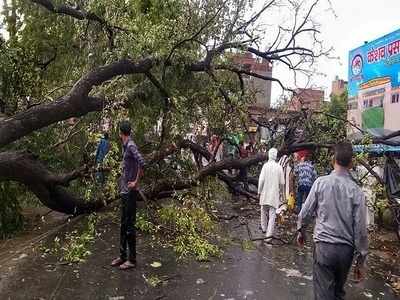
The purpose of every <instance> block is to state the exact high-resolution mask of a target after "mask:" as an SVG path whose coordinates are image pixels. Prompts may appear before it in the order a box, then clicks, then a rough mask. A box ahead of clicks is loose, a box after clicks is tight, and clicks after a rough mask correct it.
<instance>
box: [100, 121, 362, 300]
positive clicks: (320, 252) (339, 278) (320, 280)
mask: <svg viewBox="0 0 400 300" xmlns="http://www.w3.org/2000/svg"><path fill="white" fill-rule="evenodd" d="M119 130H120V138H121V142H122V146H123V160H122V176H121V179H120V182H119V188H120V194H121V230H120V256H119V257H117V258H116V259H114V260H113V261H112V263H111V265H112V266H119V268H120V269H122V270H126V269H130V268H133V267H135V266H136V232H135V225H134V224H135V218H136V201H137V199H138V197H139V190H138V186H139V180H140V178H141V176H142V174H143V167H144V160H143V157H142V155H141V154H140V153H139V151H138V148H137V146H136V145H135V143H134V142H133V140H132V138H131V125H130V123H129V122H128V121H124V122H121V123H120V126H119ZM204 147H205V148H206V149H207V150H208V151H209V153H210V157H211V159H210V158H204V157H203V158H202V159H200V160H198V159H197V160H196V162H197V163H200V162H201V167H204V166H206V165H207V164H209V163H211V162H213V161H220V160H222V159H224V158H227V157H228V158H238V159H245V158H247V157H249V156H250V155H253V154H255V153H256V152H257V151H256V150H255V149H256V147H255V145H254V143H248V144H247V145H245V143H244V142H243V141H238V140H237V139H236V138H235V137H233V138H232V137H231V138H229V137H228V138H224V139H221V138H220V137H218V136H216V135H213V136H211V138H210V140H209V142H208V143H207V142H205V143H204ZM108 150H109V142H108V136H107V135H105V136H104V137H103V138H102V139H101V141H100V143H99V145H98V148H97V152H96V163H97V164H98V165H101V164H102V162H103V160H104V157H105V155H106V154H107V152H108ZM260 151H263V152H264V151H266V147H265V145H264V147H261V148H260ZM278 155H279V153H278V150H277V149H275V148H270V149H269V150H268V152H267V156H268V160H267V162H266V163H264V164H263V166H262V169H261V172H260V174H259V176H258V187H257V190H256V193H258V196H259V204H260V208H261V209H260V211H261V216H260V224H261V226H260V228H261V230H262V232H263V233H264V234H265V235H266V239H267V240H268V239H273V238H274V235H275V221H276V217H277V214H279V213H280V211H282V210H283V211H284V210H285V209H286V207H289V209H290V208H292V210H293V211H294V212H295V214H296V215H297V231H298V236H297V243H298V244H299V246H303V245H304V242H305V240H306V234H305V233H306V230H305V228H306V226H307V225H308V224H309V223H310V220H311V219H312V218H315V227H314V235H313V239H314V266H313V278H314V279H313V280H314V294H315V299H324V300H330V299H332V300H334V299H335V300H336V299H343V297H344V284H345V282H346V279H347V276H348V273H349V270H350V267H351V265H352V262H353V258H354V257H355V261H356V267H355V275H356V278H357V279H358V280H361V279H362V277H363V270H364V267H365V264H366V256H367V250H368V235H367V223H366V217H367V208H366V203H365V197H364V194H363V192H362V191H361V189H360V188H359V187H358V186H357V184H356V183H355V182H354V181H353V180H352V177H351V175H350V173H349V170H350V168H351V167H352V156H353V149H352V145H351V144H350V143H346V142H344V143H340V144H338V145H336V147H335V149H334V157H333V171H332V173H330V174H329V175H325V176H320V177H318V176H317V172H316V169H315V166H314V164H313V163H312V161H311V153H310V152H308V151H299V152H297V153H295V154H294V155H292V156H291V157H290V156H287V155H283V156H281V157H278ZM278 158H279V160H278ZM227 172H230V173H231V175H239V179H240V180H241V181H242V182H244V188H245V189H249V187H248V183H247V176H248V170H247V169H246V168H242V169H240V170H238V171H236V170H227ZM233 172H236V173H235V174H232V173H233ZM97 179H98V181H99V182H100V183H103V182H104V176H103V175H102V174H101V173H99V174H97ZM294 195H295V207H293V206H294V203H292V204H290V202H294V201H291V199H292V200H293V198H294ZM291 206H292V207H291ZM282 207H283V208H284V209H282Z"/></svg>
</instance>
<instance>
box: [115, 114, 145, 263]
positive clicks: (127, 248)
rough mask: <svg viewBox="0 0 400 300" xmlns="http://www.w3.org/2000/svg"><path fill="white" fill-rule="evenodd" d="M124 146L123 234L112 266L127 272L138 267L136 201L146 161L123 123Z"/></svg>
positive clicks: (129, 126) (122, 180)
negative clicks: (118, 251) (117, 255)
mask: <svg viewBox="0 0 400 300" xmlns="http://www.w3.org/2000/svg"><path fill="white" fill-rule="evenodd" d="M119 130H120V138H121V140H122V144H123V161H122V175H121V178H120V193H121V232H120V257H118V258H116V259H114V260H113V261H112V263H111V265H112V266H120V267H119V268H120V269H121V270H127V269H130V268H134V267H135V266H136V230H135V222H136V201H137V199H138V196H139V192H138V186H139V178H140V177H141V175H142V173H143V167H144V160H143V158H142V156H141V154H140V153H139V151H138V149H137V147H136V145H135V143H134V142H133V140H132V139H131V137H130V135H131V125H130V123H129V122H128V121H122V122H121V124H120V125H119Z"/></svg>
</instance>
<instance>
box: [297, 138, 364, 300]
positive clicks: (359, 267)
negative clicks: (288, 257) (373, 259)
mask: <svg viewBox="0 0 400 300" xmlns="http://www.w3.org/2000/svg"><path fill="white" fill-rule="evenodd" d="M352 156H353V149H352V145H351V144H350V143H346V142H344V143H340V144H337V145H336V146H335V161H334V171H333V172H332V173H331V174H330V175H328V176H323V177H320V178H318V179H317V180H316V181H315V183H314V184H313V186H312V188H311V191H310V194H309V196H308V198H307V200H306V202H305V204H304V206H303V208H302V210H301V212H300V214H299V216H298V224H297V229H298V231H299V234H298V237H297V242H298V244H299V245H300V246H303V245H304V240H305V234H304V232H305V230H304V229H305V225H306V224H307V223H308V221H309V219H310V218H311V217H312V216H314V215H316V224H315V228H314V243H315V247H314V267H313V278H314V279H313V280H314V296H315V299H318V300H331V299H332V300H338V299H344V295H345V292H344V284H345V283H346V279H347V275H348V273H349V271H350V268H351V264H352V261H353V257H354V256H355V260H356V268H355V276H356V279H357V280H361V279H362V278H363V276H364V275H363V270H364V267H365V264H366V257H367V252H368V232H367V223H366V214H367V207H366V202H365V197H364V194H363V193H362V191H361V189H360V188H359V187H358V186H357V184H356V183H355V182H354V181H353V179H352V177H351V176H350V174H349V169H350V168H351V166H352Z"/></svg>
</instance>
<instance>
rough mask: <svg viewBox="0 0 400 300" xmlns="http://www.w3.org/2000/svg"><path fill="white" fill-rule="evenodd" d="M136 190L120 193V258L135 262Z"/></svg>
mask: <svg viewBox="0 0 400 300" xmlns="http://www.w3.org/2000/svg"><path fill="white" fill-rule="evenodd" d="M137 199H138V191H130V192H129V193H128V194H121V231H120V247H119V249H120V258H121V259H122V260H127V259H129V261H131V262H136V227H135V223H136V201H137Z"/></svg>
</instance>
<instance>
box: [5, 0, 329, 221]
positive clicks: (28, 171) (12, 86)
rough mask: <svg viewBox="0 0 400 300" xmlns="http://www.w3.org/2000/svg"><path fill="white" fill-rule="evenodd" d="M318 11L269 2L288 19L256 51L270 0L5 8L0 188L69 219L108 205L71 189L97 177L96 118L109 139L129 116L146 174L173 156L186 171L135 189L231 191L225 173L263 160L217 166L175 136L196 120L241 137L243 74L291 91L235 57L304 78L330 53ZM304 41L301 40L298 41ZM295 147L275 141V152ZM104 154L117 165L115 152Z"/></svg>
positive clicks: (245, 97)
mask: <svg viewBox="0 0 400 300" xmlns="http://www.w3.org/2000/svg"><path fill="white" fill-rule="evenodd" d="M321 2H322V1H321ZM319 4H320V1H318V0H317V1H314V2H310V3H308V2H307V1H306V2H304V1H287V2H286V3H285V6H282V5H281V4H279V7H280V9H282V8H283V7H286V9H287V11H286V12H287V13H288V14H289V15H291V18H288V20H289V21H287V22H286V23H284V24H276V25H277V26H276V29H277V31H276V32H274V31H271V35H270V36H269V38H271V37H272V35H274V37H273V38H271V39H270V41H269V42H268V45H269V47H267V48H266V49H265V48H264V47H261V46H260V44H261V40H262V37H261V35H260V31H259V30H260V29H261V27H260V22H259V19H260V17H261V16H263V15H265V14H268V13H270V12H271V13H273V11H274V9H275V8H276V7H277V5H278V3H276V1H274V0H271V1H270V2H268V3H266V4H265V5H264V6H263V7H262V8H261V9H260V10H259V11H256V12H254V14H253V15H252V16H251V17H248V14H247V13H246V11H247V10H248V9H249V6H248V4H247V3H245V1H234V0H231V1H222V0H213V1H206V2H203V1H189V2H186V1H164V2H160V3H159V4H154V3H152V2H146V1H139V0H138V1H136V2H135V4H134V5H132V6H131V7H129V8H128V7H125V5H123V4H118V3H114V4H112V5H110V3H109V2H108V1H97V2H96V4H95V5H94V4H93V5H86V4H85V3H80V4H79V5H78V4H77V5H71V4H69V3H64V4H62V3H60V2H59V1H57V2H56V1H51V0H40V1H38V0H32V1H22V2H21V3H20V2H17V3H14V2H13V3H12V7H11V8H10V9H12V10H14V11H15V12H16V16H17V20H11V19H9V18H6V19H5V21H4V22H5V24H4V25H5V28H6V29H7V30H8V31H9V32H10V33H12V34H10V39H9V40H8V41H7V42H5V41H3V42H2V52H1V55H2V58H3V59H2V65H1V67H2V68H3V71H4V75H3V77H4V78H6V79H7V80H8V81H7V82H5V84H4V86H3V87H4V89H3V90H4V91H3V95H2V100H3V101H4V102H5V103H6V117H5V118H2V119H1V120H0V148H1V152H0V181H1V182H4V181H16V182H19V183H22V184H23V185H24V186H26V187H27V188H28V189H29V190H30V191H32V193H33V194H34V195H35V196H36V197H37V198H38V199H39V200H40V201H41V202H42V203H43V204H44V205H46V206H48V207H49V208H51V209H54V210H58V211H61V212H65V213H68V214H80V213H84V212H88V211H92V210H96V209H99V208H101V207H102V206H104V205H106V204H107V202H108V201H110V199H105V198H103V199H99V198H96V199H87V197H86V198H85V197H80V196H79V195H75V193H74V191H71V188H70V186H71V184H72V183H74V182H77V181H79V180H81V179H82V178H84V177H85V176H88V174H92V173H93V172H95V171H96V169H94V168H93V166H92V164H91V163H90V160H91V158H90V151H89V150H87V149H88V145H90V141H91V140H92V138H93V137H92V135H91V133H92V132H93V131H99V130H100V128H101V126H102V122H103V121H104V120H112V121H113V122H112V124H111V127H112V129H111V131H112V134H113V137H114V138H117V136H118V132H117V126H116V125H117V124H118V121H119V120H122V119H124V118H127V117H130V118H131V119H132V120H134V129H135V140H137V141H138V145H139V147H140V149H141V150H142V152H143V153H144V154H145V155H146V157H147V161H148V162H149V165H150V166H152V165H153V166H154V167H150V169H151V168H154V170H155V172H157V170H159V169H160V168H162V167H163V165H165V164H166V163H165V162H166V161H167V160H169V159H171V160H172V161H173V162H174V163H177V164H180V165H184V166H185V168H186V169H187V170H190V172H191V173H190V175H185V176H186V178H184V179H183V178H179V174H178V173H171V176H175V177H173V179H172V180H169V181H165V182H160V181H159V180H155V179H157V176H156V175H154V174H153V175H152V176H155V178H151V176H150V175H149V176H148V178H145V182H144V188H143V190H144V193H145V195H146V197H148V198H150V199H158V198H163V197H168V196H171V195H172V194H173V193H174V192H176V191H178V190H182V189H189V188H190V187H192V186H194V185H197V184H198V183H199V182H201V181H202V180H203V179H204V178H206V177H209V176H216V177H217V178H219V179H220V180H222V181H224V182H225V183H226V184H227V185H228V186H230V187H233V186H234V185H235V182H237V181H238V180H239V179H238V178H234V177H231V176H228V175H226V174H225V173H224V170H228V169H240V168H244V167H249V166H252V165H254V164H258V163H261V162H263V161H264V160H265V159H266V156H265V154H258V155H255V156H253V157H250V158H247V159H228V160H222V161H218V162H215V161H214V159H215V156H214V157H213V155H212V154H210V153H209V152H208V151H207V150H206V149H205V148H204V147H203V146H201V145H200V144H198V143H193V142H189V141H187V140H185V139H184V137H185V135H187V134H190V133H191V132H193V131H194V127H195V126H196V125H197V126H198V125H199V124H202V123H204V122H206V123H207V124H208V126H209V127H210V128H216V129H217V130H219V132H220V133H221V134H224V133H227V132H230V131H235V130H242V131H243V130H246V128H245V126H244V123H245V122H243V120H242V114H243V107H245V106H246V105H248V104H250V103H252V102H253V97H254V95H253V94H251V93H250V92H249V91H248V90H246V89H245V86H244V84H243V76H249V77H255V78H257V79H261V80H269V81H273V82H277V83H279V85H280V86H281V87H282V88H283V90H285V91H290V90H291V89H290V88H288V87H286V86H285V85H284V83H282V82H281V81H280V79H279V78H274V77H272V76H260V75H259V74H256V73H254V72H250V71H249V70H248V69H247V68H246V66H244V65H242V64H241V63H238V62H237V60H235V57H236V56H237V55H241V54H243V53H251V54H252V55H253V56H254V57H258V58H260V59H264V61H267V62H269V63H273V62H280V63H282V64H284V65H285V66H287V68H288V70H289V71H292V72H303V73H306V74H307V73H308V75H310V72H307V69H306V68H303V67H302V66H304V65H305V64H307V65H310V64H312V63H313V62H314V61H315V60H316V59H318V58H319V57H321V56H324V55H327V54H328V53H329V49H328V50H326V49H324V48H323V47H322V43H321V42H320V41H319V40H318V39H317V38H316V36H317V35H318V33H319V31H318V28H317V27H316V25H315V23H314V22H313V20H312V15H313V14H314V13H315V11H316V9H317V7H318V5H319ZM294 8H295V9H294ZM300 8H304V9H300ZM298 20H302V21H301V22H298ZM44 28H46V30H44ZM289 28H290V30H289ZM282 29H285V30H282ZM303 39H306V40H307V42H308V43H304V45H303ZM32 41H34V42H32ZM306 45H308V46H306ZM104 49H107V50H104ZM227 112H228V113H227ZM71 118H80V120H81V122H80V124H79V126H78V127H80V129H79V130H78V128H77V131H75V132H72V129H71V128H70V125H69V123H68V122H67V120H70V119H71ZM176 141H178V142H176ZM287 141H288V140H287ZM174 142H175V143H174ZM92 144H93V143H92ZM168 144H170V146H165V145H168ZM146 145H147V146H146ZM304 146H305V144H296V143H293V144H292V143H290V144H284V145H283V146H282V151H285V152H292V151H295V150H296V149H299V148H301V147H304ZM308 146H310V145H308ZM146 147H147V148H148V149H146ZM89 148H90V147H89ZM181 149H190V151H191V152H192V153H195V154H196V155H200V156H202V157H205V158H206V159H207V160H209V161H210V163H209V165H207V166H206V167H204V168H200V169H199V168H197V167H196V166H194V165H193V164H191V162H190V160H188V159H184V158H183V156H182V155H180V154H181V153H180V150H181ZM33 153H36V155H35V154H33ZM113 153H114V156H112V159H113V160H114V162H115V161H116V160H118V155H117V154H118V149H117V147H116V149H114V152H113ZM79 162H80V163H81V165H80V166H79V167H76V166H77V164H78V163H79ZM116 168H117V167H116V164H115V163H114V167H112V168H110V173H112V176H111V178H112V180H114V179H115V176H116V174H115V173H116V170H115V169H116ZM157 168H158V169H157ZM165 168H167V169H168V170H170V166H167V167H165ZM74 169H75V170H74ZM186 169H185V170H186ZM60 170H73V171H65V172H64V171H60ZM188 172H189V171H188ZM148 174H150V172H149V173H148ZM154 182H156V184H154ZM80 183H81V185H84V184H87V182H80ZM114 185H116V182H115V183H114ZM114 190H115V188H114ZM241 192H242V193H244V194H246V193H247V195H248V196H252V195H249V194H248V192H246V191H241Z"/></svg>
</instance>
